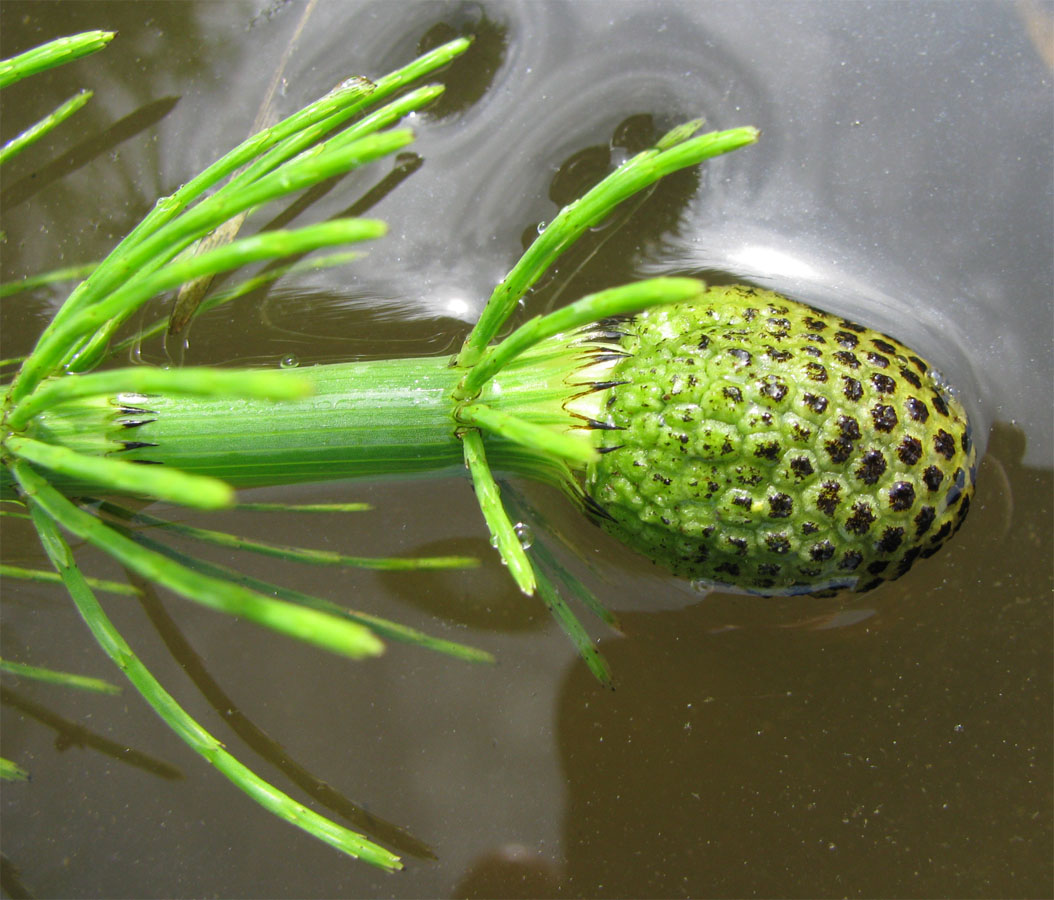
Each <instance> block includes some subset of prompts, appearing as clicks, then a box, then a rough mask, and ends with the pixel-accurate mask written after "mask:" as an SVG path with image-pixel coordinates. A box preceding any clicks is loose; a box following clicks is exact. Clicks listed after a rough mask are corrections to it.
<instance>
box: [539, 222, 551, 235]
mask: <svg viewBox="0 0 1054 900" xmlns="http://www.w3.org/2000/svg"><path fill="white" fill-rule="evenodd" d="M548 227H549V223H548V222H539V223H538V234H541V233H542V232H543V231H545V229H546V228H548Z"/></svg>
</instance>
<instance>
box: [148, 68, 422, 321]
mask: <svg viewBox="0 0 1054 900" xmlns="http://www.w3.org/2000/svg"><path fill="white" fill-rule="evenodd" d="M442 93H443V87H442V85H431V86H429V87H424V88H419V89H418V90H416V91H412V92H411V93H409V94H407V95H406V96H405V97H400V98H399V99H398V100H396V101H395V102H393V103H390V104H388V105H387V106H385V107H383V108H381V109H379V110H377V111H376V112H374V113H371V114H370V115H368V116H366V117H365V118H364V119H361V120H360V121H358V122H356V123H355V124H354V125H352V126H350V127H348V128H346V129H345V130H344V131H342V132H341V133H340V134H338V135H336V136H334V137H333V138H330V139H329V140H328V141H327V142H326V143H325V144H319V145H318V147H317V148H316V149H320V148H323V147H325V148H327V149H329V150H334V149H336V148H338V147H343V146H347V145H349V144H351V143H353V142H354V141H355V140H358V139H359V138H363V137H366V136H368V135H371V134H374V133H375V132H377V131H379V130H380V129H381V128H384V127H387V126H388V125H392V124H394V123H395V122H397V121H398V120H399V119H401V118H402V117H403V116H405V115H406V114H408V113H410V112H414V111H416V110H418V109H420V108H421V107H423V106H425V105H427V104H428V103H431V102H432V101H433V100H434V99H435V98H436V97H438V96H439V95H440V94H442ZM354 111H355V109H354V107H349V108H346V109H344V110H342V111H341V113H339V114H338V115H335V116H331V117H330V118H329V119H326V120H324V121H323V122H320V123H318V124H317V125H315V126H313V127H312V128H308V129H305V130H304V131H303V132H301V133H300V134H297V135H294V136H293V137H290V138H288V139H287V140H286V141H284V142H282V143H281V144H279V145H278V146H276V147H274V148H272V149H271V151H270V152H269V153H267V154H265V155H264V156H262V157H261V158H260V159H258V160H256V161H255V162H254V163H252V164H250V165H249V166H247V167H246V169H245V170H244V171H243V172H241V173H239V174H238V175H236V176H234V177H233V178H232V179H231V181H230V183H229V184H227V185H226V187H225V190H228V191H234V190H237V189H238V188H239V187H241V186H243V185H246V184H250V183H252V182H253V181H254V180H256V179H258V178H260V177H261V176H263V175H265V174H267V173H268V172H270V171H272V170H273V169H274V168H276V167H277V166H278V165H280V164H281V163H282V162H285V161H286V160H288V159H291V158H292V157H293V156H295V155H296V154H297V153H299V152H301V151H303V150H305V149H306V148H307V147H309V146H311V145H312V144H315V143H316V141H317V140H318V139H319V138H321V137H322V135H323V134H325V132H326V131H327V130H329V128H330V127H331V125H332V124H334V123H333V120H334V119H346V118H347V117H349V116H350V115H352V113H353V112H354ZM247 215H248V210H247V211H245V212H242V213H241V214H240V215H238V216H235V217H234V218H233V219H229V220H228V221H227V222H225V223H223V224H222V225H221V226H220V227H219V228H217V229H216V230H215V231H213V232H211V233H210V234H209V235H207V236H206V237H205V238H204V239H203V240H202V241H201V242H200V244H199V245H198V248H197V252H198V253H202V252H204V251H206V250H210V249H212V248H214V247H217V246H221V245H223V244H226V243H230V242H231V241H232V240H233V239H234V237H235V235H236V234H237V233H238V230H239V229H240V228H241V226H242V223H243V222H244V220H245V218H246V216H247ZM212 277H213V276H212V275H205V276H202V277H200V278H197V279H195V280H194V281H192V282H188V283H187V284H185V285H183V287H182V288H181V289H180V291H179V294H178V295H177V297H176V301H175V304H174V305H173V309H172V314H171V316H170V317H169V326H168V331H169V333H170V334H177V333H178V332H180V331H182V329H183V328H184V327H186V325H187V323H188V322H189V321H190V319H191V318H192V317H193V316H194V314H195V312H196V311H197V309H198V307H199V306H200V305H201V303H202V301H203V300H204V297H205V292H206V291H207V290H208V287H209V285H210V284H211V282H212Z"/></svg>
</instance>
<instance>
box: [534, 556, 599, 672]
mask: <svg viewBox="0 0 1054 900" xmlns="http://www.w3.org/2000/svg"><path fill="white" fill-rule="evenodd" d="M534 574H535V578H537V579H538V593H539V594H540V595H541V598H542V600H543V602H544V603H545V605H546V606H547V607H548V608H549V611H550V612H551V613H552V614H553V618H555V619H556V621H557V622H559V623H560V627H561V628H562V629H563V630H564V634H566V635H567V636H568V637H569V638H570V639H571V643H573V644H574V645H575V649H576V650H577V651H578V655H579V656H580V657H582V660H583V661H584V662H585V664H586V667H587V668H588V669H589V671H590V672H592V673H593V677H594V678H596V679H597V681H599V682H600V683H601V684H602V685H604V686H605V687H611V668H610V667H609V666H608V663H607V660H606V659H604V656H603V654H602V653H601V652H600V651H599V650H597V648H596V645H595V644H594V643H593V639H592V638H591V637H590V636H589V632H587V631H586V630H585V628H583V627H582V623H581V622H579V621H578V617H577V616H575V614H574V613H573V612H572V611H571V608H570V607H569V606H568V605H567V602H566V601H565V600H564V598H563V597H562V596H561V595H560V592H559V591H558V590H557V589H556V588H555V587H554V586H553V583H552V582H551V581H550V580H549V576H548V575H546V574H545V571H544V570H543V569H542V568H537V569H536V570H535V573H534Z"/></svg>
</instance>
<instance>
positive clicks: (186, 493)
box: [3, 434, 234, 509]
mask: <svg viewBox="0 0 1054 900" xmlns="http://www.w3.org/2000/svg"><path fill="white" fill-rule="evenodd" d="M3 446H4V448H5V449H6V450H8V451H9V452H11V453H13V454H15V455H16V456H19V457H21V458H22V459H26V460H29V462H31V463H34V464H35V465H38V466H43V467H44V468H46V469H51V471H53V472H58V473H59V474H61V475H65V476H66V477H67V478H72V479H73V480H74V481H80V482H88V483H90V484H97V485H103V486H105V487H106V489H107V490H111V491H124V492H126V493H130V494H140V495H146V496H149V497H153V498H154V499H155V500H167V501H168V502H169V503H178V504H179V505H181V506H191V507H194V508H195V509H223V508H225V507H228V506H232V505H233V504H234V488H232V487H231V486H230V485H229V484H227V483H226V482H225V481H220V480H219V479H218V478H213V477H212V476H210V475H192V474H190V473H188V472H183V471H181V470H179V469H171V468H167V467H164V466H149V467H147V466H142V465H139V464H137V463H134V462H125V461H124V460H121V459H111V458H110V457H106V456H92V455H90V454H87V453H78V452H77V451H76V450H70V449H69V448H68V447H61V446H58V445H55V444H48V443H45V442H44V441H38V440H34V439H33V438H27V437H20V436H19V435H15V434H11V435H8V436H7V438H6V440H4V443H3Z"/></svg>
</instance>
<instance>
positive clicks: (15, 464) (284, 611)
mask: <svg viewBox="0 0 1054 900" xmlns="http://www.w3.org/2000/svg"><path fill="white" fill-rule="evenodd" d="M10 468H11V471H12V473H13V474H14V476H15V478H16V479H17V481H18V483H19V485H20V486H21V488H22V490H23V491H24V492H25V494H26V496H27V497H28V499H29V500H31V501H32V506H31V510H30V511H31V512H32V510H33V509H38V510H41V511H42V512H44V513H47V515H49V516H51V517H52V518H53V519H54V520H55V521H56V522H58V523H59V524H60V525H61V526H62V527H63V528H64V529H66V530H67V531H68V532H70V533H71V534H73V535H76V536H77V537H79V538H81V539H82V540H85V541H87V542H88V543H90V544H91V545H92V546H94V547H97V548H98V549H100V550H102V551H103V552H104V553H108V554H109V555H110V556H112V557H113V558H114V559H116V560H118V562H120V563H122V564H123V565H125V566H127V567H128V568H129V569H131V570H132V571H134V572H138V573H139V574H140V575H141V576H143V578H146V579H148V580H150V581H153V582H156V583H157V584H159V585H161V586H162V587H165V588H168V589H169V590H171V591H174V592H175V593H177V594H180V595H181V596H183V597H186V598H187V599H188V600H193V601H194V602H196V603H200V604H201V605H203V606H207V607H209V608H211V609H215V610H217V611H219V612H224V613H227V614H229V615H234V616H242V617H244V618H246V619H248V620H250V621H252V622H256V623H257V624H258V625H263V626H265V627H268V628H271V629H273V630H275V631H278V632H280V633H282V634H285V635H288V636H289V637H293V638H296V639H298V640H302V641H305V642H307V643H310V644H314V645H315V646H318V647H322V648H323V649H326V650H330V651H332V652H334V653H339V654H341V655H343V656H347V657H350V658H352V659H360V658H362V657H365V656H376V655H378V654H380V653H381V652H383V650H384V644H383V643H381V641H380V640H379V639H378V638H377V637H376V636H375V635H374V634H373V632H372V631H370V630H369V629H368V628H364V627H362V626H361V625H358V624H356V623H353V622H348V621H346V620H342V619H338V618H336V617H334V616H330V615H326V614H324V613H319V612H317V611H315V610H311V609H304V608H303V607H299V606H295V605H293V604H291V603H284V602H282V601H278V600H274V599H273V598H271V597H265V596H262V595H260V594H257V593H255V592H253V591H250V590H246V589H245V588H242V587H239V586H238V585H234V584H228V583H227V582H224V581H220V580H218V579H215V578H209V577H208V576H205V575H201V574H199V573H197V572H194V571H192V570H190V569H187V568H185V567H184V566H180V565H177V564H175V563H173V562H172V561H171V560H169V559H166V558H165V557H163V556H161V555H160V554H157V553H153V552H151V551H149V550H146V549H144V548H143V547H140V546H139V545H138V544H136V543H135V542H134V541H131V540H129V539H128V538H126V537H124V536H122V535H120V534H118V533H117V532H115V531H114V530H113V529H112V528H110V527H108V526H107V525H106V524H105V523H104V522H102V521H101V520H100V519H97V518H96V517H95V516H92V515H90V514H88V513H86V512H84V511H83V510H81V509H78V508H77V507H76V506H75V505H74V504H73V503H71V502H70V501H69V500H67V499H66V498H65V497H64V496H63V495H62V494H60V493H59V492H58V491H57V490H55V488H53V487H52V486H51V485H50V484H48V483H47V481H45V480H44V479H43V478H42V477H41V476H40V475H38V474H37V473H36V472H35V471H34V470H33V469H32V468H30V467H29V466H28V465H27V464H26V463H25V462H24V461H23V460H20V459H15V460H12V461H11V463H10ZM43 518H45V517H44V516H43V515H40V514H38V515H36V516H35V517H34V524H35V525H36V526H37V530H38V531H39V530H40V522H39V521H38V520H40V519H43Z"/></svg>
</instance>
